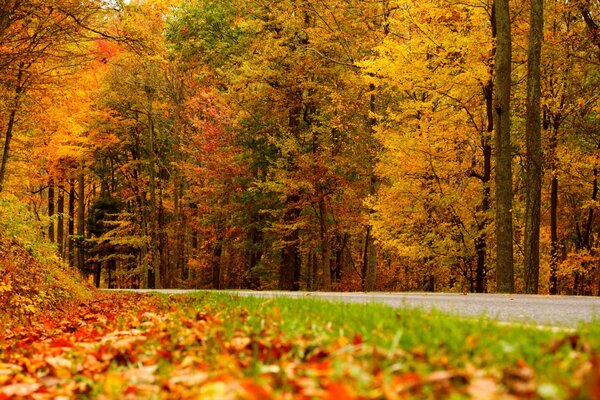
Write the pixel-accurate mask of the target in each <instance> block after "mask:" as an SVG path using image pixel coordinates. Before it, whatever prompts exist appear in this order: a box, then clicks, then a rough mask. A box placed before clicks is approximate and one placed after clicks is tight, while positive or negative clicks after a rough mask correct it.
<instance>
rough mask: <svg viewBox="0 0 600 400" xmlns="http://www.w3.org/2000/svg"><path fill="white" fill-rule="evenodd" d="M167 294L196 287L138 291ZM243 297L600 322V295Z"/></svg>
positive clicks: (567, 323) (548, 322) (563, 323)
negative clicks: (331, 301)
mask: <svg viewBox="0 0 600 400" xmlns="http://www.w3.org/2000/svg"><path fill="white" fill-rule="evenodd" d="M137 291H144V292H147V291H149V292H160V293H165V294H184V293H193V292H194V291H193V290H181V289H165V290H137ZM228 292H229V293H235V294H237V295H240V296H257V297H281V296H287V297H318V298H324V299H329V300H334V301H344V302H351V303H372V302H375V303H382V304H387V305H390V306H392V307H422V308H424V309H431V308H436V309H438V310H440V311H447V312H452V313H455V314H459V315H461V316H465V317H477V316H480V315H484V314H485V315H488V316H490V317H493V318H496V319H498V320H499V321H504V322H518V323H527V324H537V325H540V326H553V327H555V326H560V327H576V326H577V324H578V323H579V322H580V321H587V322H589V321H592V320H594V321H596V322H598V323H600V297H576V296H532V295H504V294H468V295H462V294H449V293H328V292H278V291H270V292H267V291H265V292H256V291H246V290H241V291H228Z"/></svg>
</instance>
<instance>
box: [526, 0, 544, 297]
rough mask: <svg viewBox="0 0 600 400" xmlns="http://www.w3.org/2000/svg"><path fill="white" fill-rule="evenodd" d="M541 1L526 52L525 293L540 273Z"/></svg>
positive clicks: (533, 289) (534, 4)
mask: <svg viewBox="0 0 600 400" xmlns="http://www.w3.org/2000/svg"><path fill="white" fill-rule="evenodd" d="M543 14H544V2H543V0H531V14H530V18H529V21H530V29H529V50H528V55H527V121H526V129H525V143H526V147H527V149H526V158H525V182H526V184H525V192H526V206H525V244H524V247H525V260H524V261H525V265H524V272H525V288H524V289H525V293H534V294H537V292H538V285H539V275H540V203H541V198H542V173H543V172H542V127H541V110H540V97H541V86H540V85H541V73H540V68H541V67H540V64H541V56H542V40H543V38H544V32H543V28H544V19H543Z"/></svg>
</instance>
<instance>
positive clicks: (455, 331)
mask: <svg viewBox="0 0 600 400" xmlns="http://www.w3.org/2000/svg"><path fill="white" fill-rule="evenodd" d="M172 298H173V297H172ZM186 302H189V303H188V305H192V308H191V309H192V310H194V309H198V310H202V309H204V310H213V311H214V310H219V315H220V318H222V319H223V321H224V323H223V329H224V334H225V336H226V337H227V338H231V337H234V336H235V335H239V334H240V332H244V334H245V335H249V336H252V335H257V336H260V335H261V334H264V331H265V329H266V327H267V326H268V327H270V328H269V329H275V330H277V334H279V335H281V337H282V338H285V339H286V340H289V341H290V342H292V343H298V344H299V348H298V349H296V350H292V351H296V352H297V353H298V354H297V356H300V357H304V358H306V354H305V353H306V352H310V351H313V352H314V351H316V350H314V349H335V350H334V351H333V353H335V354H333V356H334V357H333V358H334V360H338V359H339V360H341V362H342V363H343V361H344V352H351V351H353V349H352V346H353V341H354V342H356V343H358V342H362V344H361V347H362V348H363V352H364V353H365V354H364V355H363V356H364V358H365V360H363V362H361V363H359V364H358V365H359V368H363V369H364V368H365V366H367V367H368V368H369V369H371V370H372V371H383V373H384V374H390V375H391V374H398V373H410V372H415V373H418V374H427V373H430V372H432V371H438V370H465V369H477V370H484V371H486V373H488V374H490V375H491V376H495V377H497V379H498V380H502V379H503V376H504V375H505V372H506V371H507V369H510V368H517V367H519V368H520V367H523V366H527V367H531V368H532V369H533V370H534V371H535V373H536V382H537V384H538V395H539V396H540V397H542V398H544V397H547V398H563V397H565V396H568V397H570V396H571V395H572V393H570V392H567V391H565V390H566V389H565V388H569V387H573V386H578V385H579V384H581V382H574V379H576V378H574V375H577V373H578V369H579V368H581V366H582V365H584V364H585V363H587V362H588V361H589V359H590V357H591V356H592V353H593V352H595V350H596V349H598V344H599V341H600V324H599V323H598V322H597V321H595V322H593V323H589V324H583V325H581V326H580V327H579V328H578V330H577V331H578V333H577V334H576V335H575V334H573V333H565V332H552V331H549V330H544V329H538V328H535V327H533V326H521V325H509V326H507V325H501V324H498V323H496V322H495V321H494V320H492V319H490V318H487V317H482V318H480V319H473V320H470V319H465V318H459V317H457V316H452V315H448V314H444V313H441V312H438V311H435V310H434V311H426V310H423V309H395V308H391V307H388V306H385V305H380V304H366V305H364V304H348V303H341V302H334V301H326V300H319V299H314V298H302V299H291V298H272V299H267V298H252V297H244V296H237V295H231V294H224V293H218V292H199V293H198V294H194V295H192V296H190V297H189V298H188V300H186ZM355 347H356V346H355ZM311 349H313V350H311ZM359 358H360V354H359ZM540 388H541V389H540Z"/></svg>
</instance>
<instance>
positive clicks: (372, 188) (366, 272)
mask: <svg viewBox="0 0 600 400" xmlns="http://www.w3.org/2000/svg"><path fill="white" fill-rule="evenodd" d="M386 33H387V32H386ZM369 90H370V91H371V95H370V97H369V112H370V115H369V132H370V134H371V140H372V141H373V146H372V147H373V148H372V155H371V157H370V158H371V160H370V162H371V166H370V167H371V172H370V176H369V195H370V196H371V197H375V196H376V195H377V187H378V186H379V182H378V178H377V175H376V174H375V163H376V153H377V152H378V151H379V149H378V148H379V146H378V144H377V139H376V138H375V125H376V124H377V120H376V119H375V112H376V111H377V110H376V100H377V99H376V96H375V85H374V84H372V83H371V84H370V85H369ZM373 213H374V210H373V208H369V221H367V227H366V232H365V248H364V253H363V271H362V289H363V290H364V291H365V292H372V291H373V290H375V282H376V280H377V247H376V246H375V238H374V237H373V226H372V225H371V221H370V219H371V217H372V215H373Z"/></svg>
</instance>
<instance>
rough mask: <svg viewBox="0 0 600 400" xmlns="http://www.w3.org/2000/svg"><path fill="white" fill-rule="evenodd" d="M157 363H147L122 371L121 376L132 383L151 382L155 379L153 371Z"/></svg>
mask: <svg viewBox="0 0 600 400" xmlns="http://www.w3.org/2000/svg"><path fill="white" fill-rule="evenodd" d="M157 369H158V365H149V366H146V367H139V368H134V369H128V370H125V371H123V377H124V378H126V379H127V380H128V381H130V382H132V383H136V384H139V383H153V382H154V381H155V380H156V376H155V375H154V373H155V372H156V370H157Z"/></svg>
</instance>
